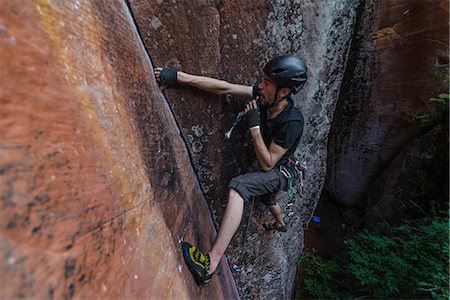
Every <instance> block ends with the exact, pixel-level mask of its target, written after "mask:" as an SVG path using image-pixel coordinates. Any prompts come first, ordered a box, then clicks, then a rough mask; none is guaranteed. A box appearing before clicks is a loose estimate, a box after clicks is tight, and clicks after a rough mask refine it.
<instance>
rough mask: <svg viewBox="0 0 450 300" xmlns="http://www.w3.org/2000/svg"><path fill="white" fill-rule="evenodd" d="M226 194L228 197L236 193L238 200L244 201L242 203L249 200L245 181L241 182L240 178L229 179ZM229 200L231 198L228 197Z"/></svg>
mask: <svg viewBox="0 0 450 300" xmlns="http://www.w3.org/2000/svg"><path fill="white" fill-rule="evenodd" d="M228 193H229V195H230V196H232V195H231V193H233V194H234V193H236V194H237V195H238V196H239V197H240V198H242V199H244V201H247V200H248V199H249V198H250V193H249V190H248V187H247V186H246V184H245V181H244V180H242V176H237V177H234V178H233V179H231V181H230V183H229V184H228ZM231 198H232V197H229V199H231Z"/></svg>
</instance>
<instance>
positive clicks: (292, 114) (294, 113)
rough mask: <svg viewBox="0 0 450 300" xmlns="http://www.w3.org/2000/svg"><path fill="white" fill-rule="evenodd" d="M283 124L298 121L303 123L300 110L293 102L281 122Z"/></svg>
mask: <svg viewBox="0 0 450 300" xmlns="http://www.w3.org/2000/svg"><path fill="white" fill-rule="evenodd" d="M283 121H284V122H289V121H300V122H302V123H303V114H302V112H301V110H300V109H299V108H298V107H297V106H295V105H294V103H293V102H291V107H290V110H289V112H288V114H286V117H285V118H284V120H283Z"/></svg>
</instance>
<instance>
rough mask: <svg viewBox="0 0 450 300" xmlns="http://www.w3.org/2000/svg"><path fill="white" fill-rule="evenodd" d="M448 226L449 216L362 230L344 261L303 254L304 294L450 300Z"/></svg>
mask: <svg viewBox="0 0 450 300" xmlns="http://www.w3.org/2000/svg"><path fill="white" fill-rule="evenodd" d="M448 226H449V224H448V218H447V217H446V218H439V217H434V218H425V219H421V220H414V221H406V222H405V223H403V224H401V225H398V226H383V227H380V228H378V229H377V230H376V231H374V232H369V231H367V230H363V231H362V232H360V233H358V234H356V235H354V236H353V237H351V238H350V239H349V240H348V252H347V253H346V254H345V255H343V256H339V257H333V258H330V259H323V258H320V257H318V256H317V255H315V254H314V253H305V254H303V255H302V257H301V259H300V265H299V266H300V273H301V274H303V276H302V277H303V278H301V280H300V281H301V282H300V284H301V286H302V289H304V290H306V291H307V292H308V293H309V294H310V295H312V296H314V297H317V298H327V299H330V298H331V299H354V298H379V299H386V298H391V299H392V298H403V299H405V298H407V299H411V298H414V299H418V298H425V299H430V298H433V299H449V286H448V284H449V275H448V271H449V270H448V260H449V252H448V251H449V248H448V245H449V244H448V235H449V227H448ZM300 298H302V297H301V295H300Z"/></svg>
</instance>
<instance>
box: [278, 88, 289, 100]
mask: <svg viewBox="0 0 450 300" xmlns="http://www.w3.org/2000/svg"><path fill="white" fill-rule="evenodd" d="M290 93H291V89H290V88H287V87H284V88H281V89H280V91H279V95H280V97H281V98H284V97H286V96H288V95H289V94H290Z"/></svg>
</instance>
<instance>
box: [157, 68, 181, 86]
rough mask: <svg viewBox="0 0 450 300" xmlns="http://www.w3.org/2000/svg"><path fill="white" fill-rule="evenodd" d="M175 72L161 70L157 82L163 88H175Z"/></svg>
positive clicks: (170, 69)
mask: <svg viewBox="0 0 450 300" xmlns="http://www.w3.org/2000/svg"><path fill="white" fill-rule="evenodd" d="M177 72H178V71H177V70H176V69H172V68H163V69H162V70H161V73H160V75H159V81H160V82H161V84H162V85H165V86H177V85H178V81H177Z"/></svg>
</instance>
